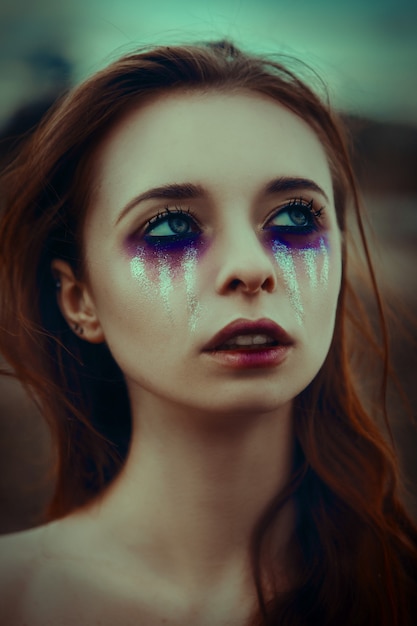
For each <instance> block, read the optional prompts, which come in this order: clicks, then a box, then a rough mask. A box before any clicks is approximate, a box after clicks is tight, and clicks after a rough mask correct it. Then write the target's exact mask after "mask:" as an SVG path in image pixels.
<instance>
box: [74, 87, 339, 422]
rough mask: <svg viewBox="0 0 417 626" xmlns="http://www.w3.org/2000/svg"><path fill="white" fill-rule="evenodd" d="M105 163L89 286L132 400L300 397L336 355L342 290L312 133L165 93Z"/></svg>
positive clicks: (246, 110) (274, 109) (289, 122)
mask: <svg viewBox="0 0 417 626" xmlns="http://www.w3.org/2000/svg"><path fill="white" fill-rule="evenodd" d="M96 166H97V167H96V171H97V175H96V187H95V194H94V202H93V205H92V207H91V209H90V211H89V214H88V217H87V221H86V226H85V247H86V260H87V270H88V285H89V286H88V289H89V291H90V294H91V296H92V298H93V302H94V305H95V309H96V313H97V316H98V319H99V321H100V324H101V326H102V329H103V333H104V336H105V340H106V342H107V344H108V346H109V348H110V350H111V352H112V354H113V356H114V358H115V359H116V361H117V362H118V364H119V365H120V367H121V369H122V371H123V372H124V374H125V377H126V380H127V383H128V386H129V389H130V392H131V395H133V396H134V397H135V395H137V397H138V398H140V397H145V396H146V397H147V398H152V397H154V398H155V397H156V398H158V399H159V400H160V401H161V400H162V401H168V402H174V403H175V404H176V405H177V406H178V405H180V406H185V407H189V408H192V409H202V410H210V411H217V412H231V411H244V412H251V411H270V410H273V409H275V408H278V407H279V406H281V405H285V404H287V403H289V402H290V401H291V400H292V399H293V398H294V397H295V396H296V395H297V394H298V393H299V392H300V391H302V390H303V389H304V388H305V387H306V386H307V385H308V383H309V382H310V381H311V380H312V379H313V378H314V376H315V375H316V374H317V372H318V370H319V369H320V367H321V365H322V363H323V361H324V359H325V357H326V354H327V352H328V349H329V346H330V342H331V339H332V334H333V328H334V321H335V313H336V306H337V299H338V294H339V289H340V282H341V241H340V233H339V229H338V226H337V221H336V214H335V209H334V202H333V193H332V181H331V176H330V171H329V166H328V163H327V159H326V155H325V152H324V149H323V147H322V145H321V143H320V142H319V140H318V138H317V137H316V135H315V134H314V132H313V131H312V130H311V129H310V127H309V126H308V125H307V124H305V123H304V122H303V121H302V120H301V119H300V118H298V117H297V116H296V115H294V114H293V113H291V112H290V111H288V110H287V109H285V108H283V107H282V106H280V105H279V104H277V103H275V102H274V101H273V100H270V99H268V98H266V97H263V96H260V95H258V94H254V93H246V92H245V93H243V92H242V93H233V94H222V93H215V92H214V93H204V94H203V93H201V94H199V93H192V94H189V93H176V94H172V95H169V94H168V95H164V96H162V97H159V98H157V99H155V100H154V101H153V102H152V103H149V104H147V105H146V106H142V107H141V108H139V109H138V110H136V111H134V112H132V113H130V114H129V115H127V116H126V117H125V118H124V119H123V120H122V121H121V122H120V123H119V124H118V125H117V126H116V128H115V129H113V130H112V132H111V134H110V136H109V137H108V138H107V139H106V141H105V142H104V144H103V146H102V147H101V149H100V153H99V156H98V159H97V163H96ZM219 333H220V334H219Z"/></svg>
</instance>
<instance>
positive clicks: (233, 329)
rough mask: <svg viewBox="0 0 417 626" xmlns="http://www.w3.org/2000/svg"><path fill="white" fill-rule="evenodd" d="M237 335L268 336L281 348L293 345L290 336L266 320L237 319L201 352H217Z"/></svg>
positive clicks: (215, 336)
mask: <svg viewBox="0 0 417 626" xmlns="http://www.w3.org/2000/svg"><path fill="white" fill-rule="evenodd" d="M238 335H268V336H269V337H271V339H273V340H274V341H276V342H277V344H278V345H281V346H290V345H292V344H293V343H294V340H293V339H292V338H291V337H290V335H289V334H288V333H287V332H285V330H284V329H283V328H281V326H279V325H278V324H276V323H275V322H273V321H272V320H269V319H266V318H264V319H260V320H256V321H252V320H245V319H238V320H235V321H234V322H231V323H230V324H228V325H227V326H225V327H224V328H222V330H220V331H219V332H218V333H216V334H215V335H214V337H213V338H212V339H210V341H209V342H208V343H207V344H206V345H205V346H204V348H203V351H204V352H208V351H210V350H211V351H213V350H219V349H220V348H221V346H222V345H223V344H225V343H226V341H229V340H230V339H233V338H234V337H237V336H238Z"/></svg>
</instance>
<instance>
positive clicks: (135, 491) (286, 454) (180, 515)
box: [100, 394, 293, 586]
mask: <svg viewBox="0 0 417 626" xmlns="http://www.w3.org/2000/svg"><path fill="white" fill-rule="evenodd" d="M134 406H135V409H136V410H135V411H134V428H133V437H132V443H131V448H130V452H129V456H128V459H127V462H126V465H125V468H124V470H123V471H122V473H121V474H120V476H119V477H118V478H117V479H116V481H115V482H114V484H113V485H112V486H111V488H110V489H109V490H108V491H107V492H106V494H105V496H104V498H103V501H102V502H101V503H100V511H101V513H105V514H106V515H107V519H108V522H109V525H110V527H111V529H112V535H113V536H115V535H116V536H118V537H119V538H120V541H121V542H122V543H124V545H125V548H126V549H128V550H129V553H130V554H132V555H134V554H137V555H138V556H140V559H141V560H142V561H143V559H144V558H145V559H147V558H148V559H150V561H151V563H150V566H151V567H152V568H153V569H154V571H156V570H158V571H159V572H160V575H163V576H164V577H167V576H168V577H169V578H171V577H172V579H173V580H177V581H179V580H182V581H183V582H184V583H187V584H188V583H189V584H193V585H199V586H204V585H206V586H207V585H209V584H214V581H220V580H222V579H224V578H225V577H226V578H227V577H228V576H229V575H230V576H236V572H237V571H244V570H246V569H247V567H248V562H249V545H250V539H251V534H252V532H253V529H254V527H255V525H256V522H257V521H258V520H259V518H260V516H261V515H262V513H263V511H264V510H265V508H266V507H267V505H268V504H269V503H270V501H271V500H272V498H273V497H274V496H276V495H277V493H278V492H279V491H280V489H282V488H283V487H284V485H285V484H286V482H287V480H288V478H289V474H290V471H291V466H292V449H293V436H292V425H291V406H290V405H287V406H285V407H282V408H281V409H280V410H276V411H273V412H270V413H266V414H260V415H253V414H252V415H242V414H240V415H230V414H228V415H219V414H216V415H211V416H210V415H208V414H204V415H202V414H197V413H193V414H192V415H190V411H189V409H188V410H187V411H185V410H184V409H181V408H180V407H174V408H173V407H172V406H169V407H167V406H165V405H164V403H163V402H161V401H159V400H156V399H155V398H153V397H152V398H151V397H148V398H146V396H145V397H144V394H142V397H141V401H140V404H139V403H138V404H136V405H134ZM275 530H276V541H277V543H278V546H279V545H281V546H282V547H284V546H285V545H286V543H287V541H288V538H289V535H290V533H291V530H292V509H290V508H289V507H286V509H284V510H283V514H282V515H281V516H280V518H279V522H278V524H277V527H276V529H275Z"/></svg>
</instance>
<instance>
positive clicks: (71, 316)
mask: <svg viewBox="0 0 417 626" xmlns="http://www.w3.org/2000/svg"><path fill="white" fill-rule="evenodd" d="M51 270H52V274H53V276H54V278H55V282H56V287H57V302H58V306H59V308H60V311H61V313H62V315H63V317H64V318H65V319H66V321H67V323H68V325H69V326H70V328H71V330H72V331H73V332H74V333H75V334H76V335H77V336H78V337H81V338H82V339H85V340H86V341H89V342H90V343H103V342H104V340H105V337H104V333H103V329H102V327H101V324H100V321H99V319H98V316H97V312H96V308H95V305H94V301H93V298H92V296H91V294H90V292H89V289H88V287H87V285H86V284H85V283H83V282H82V281H79V280H78V279H77V278H76V277H75V275H74V271H73V269H72V267H71V266H70V264H69V263H67V262H66V261H63V260H62V259H54V260H53V261H52V264H51Z"/></svg>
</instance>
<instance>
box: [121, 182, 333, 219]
mask: <svg viewBox="0 0 417 626" xmlns="http://www.w3.org/2000/svg"><path fill="white" fill-rule="evenodd" d="M285 191H314V192H316V193H319V194H321V195H322V196H323V198H325V200H326V201H327V202H329V198H328V197H327V195H326V193H325V192H324V191H323V189H322V188H321V187H319V185H317V183H315V182H314V181H313V180H310V179H308V178H294V177H288V176H284V177H280V178H274V179H272V180H271V181H269V182H268V183H267V184H266V186H265V188H264V192H263V193H264V194H265V195H273V194H277V193H283V192H285ZM204 195H206V191H205V189H204V187H202V186H201V185H195V184H193V183H170V184H167V185H161V186H159V187H153V188H152V189H148V190H147V191H144V192H143V193H141V194H140V195H138V196H135V197H134V198H133V199H132V200H130V202H128V203H127V205H126V206H125V207H124V208H123V209H122V211H121V212H120V214H119V216H118V218H117V220H116V224H118V223H119V222H120V220H122V219H123V218H124V216H125V215H126V214H127V213H129V211H130V210H131V209H132V208H133V207H135V206H137V205H138V204H140V203H141V202H144V201H145V200H192V199H196V198H202V197H203V196H204Z"/></svg>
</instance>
